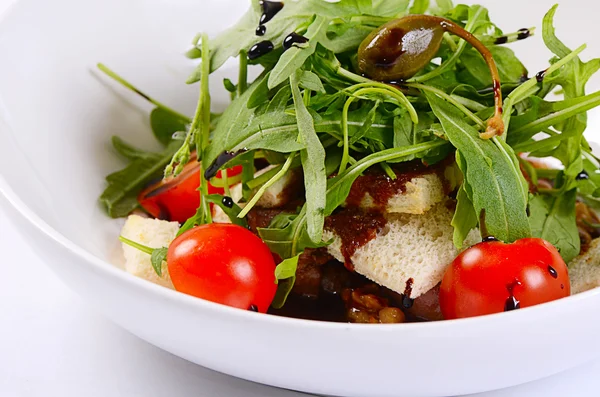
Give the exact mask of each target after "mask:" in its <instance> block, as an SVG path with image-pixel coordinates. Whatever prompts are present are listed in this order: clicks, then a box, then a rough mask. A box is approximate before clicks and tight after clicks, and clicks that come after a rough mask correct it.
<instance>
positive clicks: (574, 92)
mask: <svg viewBox="0 0 600 397" xmlns="http://www.w3.org/2000/svg"><path fill="white" fill-rule="evenodd" d="M557 8H558V5H555V6H554V7H553V8H552V9H551V10H550V11H548V13H547V14H546V16H545V17H544V22H543V38H544V43H546V46H547V47H548V48H549V49H550V50H551V51H552V52H553V53H554V54H556V55H557V56H558V57H559V58H560V59H562V58H565V57H567V56H568V55H569V54H570V53H571V52H572V51H571V50H570V49H569V48H568V47H567V46H566V45H565V44H563V43H562V42H561V41H560V40H559V39H558V37H556V33H555V28H554V16H555V14H556V10H557ZM599 69H600V59H593V60H591V61H590V62H588V63H583V62H582V61H581V59H580V58H579V57H577V58H576V59H574V60H573V61H571V62H569V63H568V64H567V65H565V66H564V67H563V69H562V71H561V73H560V74H559V75H558V76H555V77H553V76H549V77H548V78H547V79H546V80H547V81H546V83H545V84H558V85H561V86H562V88H563V91H564V96H565V99H571V98H577V97H581V96H584V95H585V86H586V84H587V82H588V80H589V79H590V77H591V76H592V75H593V74H594V73H596V72H597V71H598V70H599ZM586 127H587V115H586V113H580V114H578V115H576V116H574V117H572V118H570V119H569V120H567V121H566V122H565V124H564V126H563V127H562V130H563V131H569V132H570V133H572V134H573V135H575V136H573V137H572V138H570V139H568V140H565V141H563V142H561V144H560V146H559V148H558V149H557V150H556V151H555V153H554V156H555V157H556V158H558V159H559V160H561V162H563V164H564V166H565V174H566V175H567V176H568V177H575V176H577V174H579V173H580V172H581V170H582V169H583V163H582V161H581V159H582V151H581V145H582V140H583V132H584V131H585V129H586Z"/></svg>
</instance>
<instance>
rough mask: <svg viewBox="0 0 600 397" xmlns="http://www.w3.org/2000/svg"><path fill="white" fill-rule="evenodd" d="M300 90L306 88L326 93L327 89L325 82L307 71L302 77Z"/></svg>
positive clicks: (299, 82)
mask: <svg viewBox="0 0 600 397" xmlns="http://www.w3.org/2000/svg"><path fill="white" fill-rule="evenodd" d="M298 84H299V85H300V88H304V89H306V90H311V91H315V92H320V93H323V94H324V93H325V92H326V91H325V87H324V86H323V82H322V81H321V79H320V78H319V76H317V75H316V74H315V73H313V72H311V71H308V70H305V71H303V72H302V77H300V80H299V81H298Z"/></svg>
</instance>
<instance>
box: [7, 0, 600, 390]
mask: <svg viewBox="0 0 600 397" xmlns="http://www.w3.org/2000/svg"><path fill="white" fill-rule="evenodd" d="M13 1H14V0H0V15H1V14H2V12H3V11H4V9H5V8H6V7H7V6H8V5H9V3H12V2H13ZM84 1H85V0H84ZM198 1H201V0H198ZM524 1H531V3H534V2H535V0H524ZM0 59H1V54H0ZM0 269H1V271H0V397H17V396H18V397H29V396H35V397H37V396H43V397H55V396H56V397H75V396H77V397H80V396H86V397H87V396H91V397H95V396H98V397H105V396H115V397H121V396H128V397H130V396H132V397H133V396H140V397H141V396H143V397H154V396H194V397H216V396H224V397H225V396H227V397H238V396H239V397H242V396H243V397H288V396H291V397H295V396H301V394H299V393H294V392H288V391H282V390H277V389H272V388H267V387H263V386H259V385H255V384H252V383H249V382H245V381H241V380H237V379H233V378H230V377H228V376H225V375H221V374H217V373H214V372H212V371H209V370H206V369H203V368H201V367H198V366H196V365H194V364H190V363H188V362H186V361H184V360H181V359H179V358H177V357H174V356H172V355H170V354H168V353H165V352H163V351H161V350H159V349H157V348H155V347H153V346H151V345H149V344H147V343H145V342H143V341H141V340H139V339H137V338H136V337H134V336H132V335H130V334H129V333H127V332H126V331H123V330H121V329H120V328H118V327H117V326H115V325H113V324H112V323H110V322H108V321H107V320H105V319H104V318H102V317H101V316H99V315H98V314H96V313H94V312H93V311H91V309H90V308H89V307H88V306H87V305H86V304H85V302H82V301H81V300H80V299H79V298H78V297H77V296H75V295H74V294H73V293H71V292H70V291H69V290H68V289H67V288H66V287H65V286H64V285H63V284H61V283H60V282H59V281H58V279H57V278H56V277H55V276H54V275H53V274H52V273H51V272H50V271H49V270H48V269H47V268H46V267H45V266H44V264H43V258H41V259H39V258H36V257H35V256H34V255H33V254H32V253H31V251H30V250H29V249H28V247H27V244H26V241H24V240H23V239H22V238H21V237H20V236H17V235H16V234H15V232H14V231H13V228H12V226H11V225H10V224H9V223H8V220H7V219H6V217H5V216H4V214H3V212H2V210H0ZM573 337H576V336H572V335H565V340H564V341H563V343H564V348H565V349H568V345H569V343H568V342H569V339H570V338H573ZM490 359H491V360H493V357H490ZM515 360H516V361H518V354H517V355H516V356H515ZM599 372H600V360H599V361H597V362H596V363H592V364H590V365H587V366H585V367H583V368H578V369H575V370H572V371H570V372H568V373H565V374H563V375H558V376H555V377H553V378H551V379H547V380H542V381H539V382H536V383H533V384H529V385H525V386H521V387H518V388H514V389H511V390H505V391H501V392H494V393H487V394H484V395H481V396H482V397H509V396H511V397H512V396H532V397H536V396H540V397H541V396H544V397H553V396H557V397H558V396H561V397H562V396H584V397H585V396H597V395H598V394H599V393H598V390H600V377H598V376H597V374H598V373H599ZM400 381H401V380H400ZM432 381H434V380H433V379H432ZM465 382H468V379H465Z"/></svg>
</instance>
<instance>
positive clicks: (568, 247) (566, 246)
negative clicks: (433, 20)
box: [530, 189, 581, 263]
mask: <svg viewBox="0 0 600 397" xmlns="http://www.w3.org/2000/svg"><path fill="white" fill-rule="evenodd" d="M576 201H577V190H576V189H573V190H570V191H568V192H566V193H563V194H560V195H558V196H556V197H552V196H546V195H537V196H535V197H534V198H533V199H532V200H531V203H530V212H531V217H530V222H531V229H532V232H533V235H534V236H535V237H539V238H543V239H544V240H546V241H548V242H550V243H552V244H553V245H554V246H555V247H556V248H557V249H558V250H559V252H560V255H561V256H562V257H563V259H564V260H565V262H566V263H569V262H570V261H571V260H572V259H573V258H575V257H576V256H577V255H579V251H580V244H581V242H580V240H579V231H578V229H577V222H576V218H575V203H576Z"/></svg>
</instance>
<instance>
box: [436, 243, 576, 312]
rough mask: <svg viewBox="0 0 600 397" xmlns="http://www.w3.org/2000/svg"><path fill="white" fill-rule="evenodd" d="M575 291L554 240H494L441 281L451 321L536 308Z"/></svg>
mask: <svg viewBox="0 0 600 397" xmlns="http://www.w3.org/2000/svg"><path fill="white" fill-rule="evenodd" d="M570 294H571V284H570V281H569V272H568V270H567V265H566V264H565V262H564V261H563V259H562V258H561V256H560V254H559V253H558V251H557V250H556V248H555V247H554V246H553V245H552V244H550V243H549V242H547V241H545V240H542V239H539V238H527V239H522V240H519V241H517V242H515V243H513V244H505V243H502V242H500V241H489V242H483V243H481V244H477V245H475V246H474V247H472V248H470V249H468V250H466V251H465V252H463V253H462V254H460V255H459V256H458V257H457V258H456V259H455V260H454V262H452V265H450V267H449V268H448V270H446V273H445V275H444V278H443V280H442V284H441V289H440V306H441V308H442V314H443V315H444V318H445V319H447V320H449V319H456V318H465V317H475V316H482V315H486V314H492V313H500V312H503V311H509V310H514V309H519V308H524V307H529V306H534V305H538V304H540V303H545V302H550V301H553V300H556V299H560V298H564V297H567V296H569V295H570Z"/></svg>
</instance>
